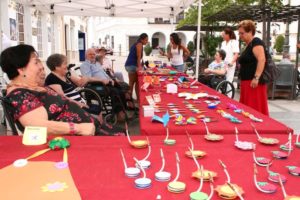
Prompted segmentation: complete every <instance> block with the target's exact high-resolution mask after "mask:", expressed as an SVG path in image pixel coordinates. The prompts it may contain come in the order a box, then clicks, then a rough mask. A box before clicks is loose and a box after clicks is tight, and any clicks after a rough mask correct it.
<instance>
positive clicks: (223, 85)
mask: <svg viewBox="0 0 300 200" xmlns="http://www.w3.org/2000/svg"><path fill="white" fill-rule="evenodd" d="M216 91H217V92H219V93H221V94H224V95H226V96H227V97H229V98H231V99H233V98H234V94H235V88H234V86H233V84H232V83H230V82H229V81H226V80H224V81H221V82H220V83H219V84H218V85H217V87H216Z"/></svg>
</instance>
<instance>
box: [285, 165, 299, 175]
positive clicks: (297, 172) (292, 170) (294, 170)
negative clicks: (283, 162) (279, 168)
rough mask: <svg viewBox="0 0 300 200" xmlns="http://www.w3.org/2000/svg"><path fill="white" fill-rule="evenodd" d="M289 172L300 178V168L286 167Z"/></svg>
mask: <svg viewBox="0 0 300 200" xmlns="http://www.w3.org/2000/svg"><path fill="white" fill-rule="evenodd" d="M286 167H287V168H288V170H289V173H290V174H292V175H294V176H300V167H296V166H286Z"/></svg>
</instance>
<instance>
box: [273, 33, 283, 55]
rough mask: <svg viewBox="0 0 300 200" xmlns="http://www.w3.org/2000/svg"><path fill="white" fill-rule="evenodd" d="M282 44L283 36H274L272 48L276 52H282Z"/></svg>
mask: <svg viewBox="0 0 300 200" xmlns="http://www.w3.org/2000/svg"><path fill="white" fill-rule="evenodd" d="M283 45H284V36H283V35H278V36H277V37H276V40H275V44H274V49H276V51H277V52H278V53H282V52H283Z"/></svg>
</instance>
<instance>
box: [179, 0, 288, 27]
mask: <svg viewBox="0 0 300 200" xmlns="http://www.w3.org/2000/svg"><path fill="white" fill-rule="evenodd" d="M282 2H283V0H203V1H202V4H203V6H202V9H201V19H202V22H201V23H202V24H206V22H205V21H203V19H204V18H206V17H208V16H211V15H213V14H215V13H217V12H218V11H220V10H222V9H224V8H226V7H228V6H229V5H231V4H240V5H252V4H261V5H262V4H267V5H270V6H271V7H272V9H274V10H276V9H278V8H280V7H281V6H282V5H283V3H282ZM197 20H198V6H192V7H190V8H189V9H188V11H187V12H186V13H185V17H184V19H183V20H181V21H179V23H178V25H177V28H179V27H182V26H184V25H196V24H197Z"/></svg>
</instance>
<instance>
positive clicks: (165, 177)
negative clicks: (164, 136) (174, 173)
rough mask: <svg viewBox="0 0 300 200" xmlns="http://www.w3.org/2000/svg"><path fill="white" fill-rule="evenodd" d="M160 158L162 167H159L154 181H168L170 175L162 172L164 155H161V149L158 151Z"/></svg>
mask: <svg viewBox="0 0 300 200" xmlns="http://www.w3.org/2000/svg"><path fill="white" fill-rule="evenodd" d="M160 157H161V160H162V166H161V168H160V170H159V171H158V172H156V173H155V180H157V181H161V182H164V181H169V180H170V178H171V173H170V172H166V171H164V168H165V157H164V153H163V150H162V149H160Z"/></svg>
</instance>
